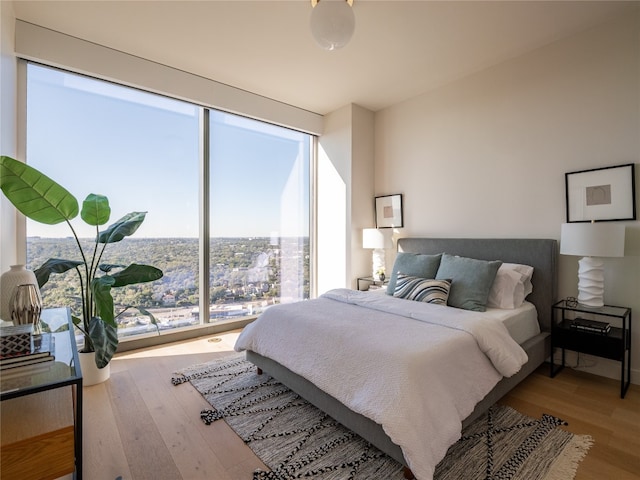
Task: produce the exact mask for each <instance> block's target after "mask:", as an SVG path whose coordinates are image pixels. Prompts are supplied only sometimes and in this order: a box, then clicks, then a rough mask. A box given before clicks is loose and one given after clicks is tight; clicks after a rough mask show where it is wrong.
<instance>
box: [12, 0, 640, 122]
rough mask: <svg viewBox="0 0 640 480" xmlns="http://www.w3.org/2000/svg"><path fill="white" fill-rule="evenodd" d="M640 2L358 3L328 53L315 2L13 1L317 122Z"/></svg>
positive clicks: (36, 16) (402, 94)
mask: <svg viewBox="0 0 640 480" xmlns="http://www.w3.org/2000/svg"><path fill="white" fill-rule="evenodd" d="M3 1H4V0H3ZM324 1H330V0H324ZM639 4H640V2H637V1H635V2H615V1H602V2H598V1H590V2H585V1H567V2H564V1H498V2H485V1H469V2H461V1H440V2H436V1H399V0H387V1H377V0H355V1H354V5H353V9H354V13H355V17H356V31H355V34H354V36H353V38H352V40H351V42H350V43H349V44H348V45H347V46H346V47H345V48H343V49H341V50H337V51H333V52H328V51H325V50H322V49H321V48H320V47H318V46H317V45H316V44H315V42H314V40H313V38H312V37H311V34H310V30H309V17H310V14H311V10H312V7H311V2H310V1H309V0H288V1H268V0H258V1H243V0H233V1H154V0H146V1H115V0H109V1H78V0H75V1H24V0H15V1H14V2H13V5H14V10H15V15H16V18H19V19H21V20H25V21H27V22H31V23H34V24H37V25H41V26H43V27H47V28H50V29H52V30H56V31H59V32H62V33H66V34H68V35H72V36H75V37H79V38H82V39H84V40H88V41H91V42H95V43H98V44H101V45H104V46H108V47H111V48H114V49H116V50H120V51H122V52H126V53H129V54H132V55H136V56H139V57H144V58H146V59H149V60H153V61H155V62H158V63H161V64H164V65H168V66H171V67H174V68H177V69H180V70H184V71H188V72H191V73H194V74H197V75H200V76H202V77H206V78H210V79H213V80H216V81H218V82H222V83H225V84H228V85H231V86H234V87H237V88H240V89H243V90H248V91H251V92H254V93H257V94H260V95H263V96H265V97H269V98H272V99H275V100H278V101H281V102H284V103H287V104H291V105H295V106H297V107H300V108H303V109H306V110H309V111H312V112H316V113H319V114H326V113H328V112H331V111H334V110H336V109H338V108H340V107H342V106H344V105H347V104H349V103H356V104H358V105H361V106H363V107H365V108H368V109H370V110H373V111H377V110H380V109H382V108H385V107H387V106H389V105H393V104H396V103H399V102H402V101H404V100H407V99H409V98H411V97H414V96H416V95H419V94H421V93H424V92H426V91H429V90H431V89H434V88H437V87H439V86H442V85H444V84H446V83H449V82H452V81H455V80H457V79H459V78H462V77H464V76H466V75H469V74H472V73H474V72H477V71H480V70H483V69H485V68H487V67H490V66H492V65H495V64H497V63H500V62H503V61H505V60H508V59H510V58H513V57H516V56H518V55H521V54H523V53H525V52H528V51H530V50H533V49H536V48H539V47H541V46H543V45H545V44H548V43H550V42H554V41H557V40H559V39H561V38H564V37H567V36H570V35H573V34H575V33H577V32H579V31H582V30H585V29H588V28H590V27H592V26H594V25H596V24H598V23H602V22H605V21H607V20H609V19H611V18H613V17H615V16H617V15H621V14H624V13H625V11H626V10H627V9H631V8H637V7H638V5H639Z"/></svg>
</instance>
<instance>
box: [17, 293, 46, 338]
mask: <svg viewBox="0 0 640 480" xmlns="http://www.w3.org/2000/svg"><path fill="white" fill-rule="evenodd" d="M9 310H10V311H11V321H13V324H14V325H28V324H32V325H33V335H40V334H41V333H42V329H41V328H40V313H41V312H42V302H41V301H40V293H39V292H38V287H37V286H36V285H33V284H32V283H25V284H23V285H18V286H16V287H15V288H14V289H13V294H12V296H11V300H10V302H9Z"/></svg>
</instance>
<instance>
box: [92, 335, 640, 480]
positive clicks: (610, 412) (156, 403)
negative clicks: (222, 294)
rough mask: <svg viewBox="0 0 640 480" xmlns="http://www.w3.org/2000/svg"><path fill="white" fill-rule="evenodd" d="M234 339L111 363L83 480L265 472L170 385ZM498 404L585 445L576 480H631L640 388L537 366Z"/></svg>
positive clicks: (639, 464)
mask: <svg viewBox="0 0 640 480" xmlns="http://www.w3.org/2000/svg"><path fill="white" fill-rule="evenodd" d="M238 334H239V331H233V332H228V333H224V334H219V335H215V336H208V337H202V338H199V339H195V340H188V341H183V342H178V343H174V344H169V345H165V346H161V347H155V348H150V349H145V350H139V351H134V352H127V353H124V354H119V355H117V356H116V357H115V358H114V360H113V361H112V364H111V378H110V379H109V380H108V381H107V382H105V383H103V384H101V385H95V386H91V387H85V388H84V441H83V447H84V469H83V473H84V478H86V479H88V480H116V479H122V480H147V479H153V480H164V479H166V480H178V479H186V480H197V479H207V480H250V479H251V478H252V472H253V471H254V470H255V469H256V468H266V467H265V466H264V465H262V463H261V462H260V460H259V459H258V458H257V457H256V456H255V455H254V454H253V452H252V451H251V450H250V449H249V448H248V447H247V446H245V445H244V443H243V442H242V441H241V440H240V439H239V438H238V437H237V436H236V435H235V433H234V432H233V431H232V430H231V429H230V428H229V427H227V425H226V423H224V422H215V423H214V424H212V425H211V426H206V425H205V424H204V423H202V421H201V420H200V416H199V413H200V410H202V409H204V408H208V406H209V405H208V403H207V402H206V401H205V400H204V398H202V396H201V395H200V394H199V393H198V392H197V391H196V390H195V389H194V388H193V387H191V385H190V384H188V383H185V384H182V385H179V386H173V385H172V384H171V382H170V379H171V375H172V373H173V372H175V371H176V370H178V369H180V368H182V367H187V366H190V365H193V364H196V363H203V362H207V361H209V360H211V359H213V358H215V357H220V356H223V355H224V354H225V352H229V351H231V350H233V345H234V343H235V340H236V338H237V336H238ZM209 340H212V341H209ZM502 402H503V403H505V404H507V405H510V406H512V407H514V408H515V409H517V410H519V411H520V412H522V413H524V414H526V415H530V416H534V417H539V416H540V415H541V414H542V413H543V412H544V413H549V414H552V415H556V416H558V417H561V418H563V419H565V420H566V421H567V422H569V426H568V427H567V429H568V430H569V431H571V432H574V433H578V434H589V435H591V436H592V437H593V438H594V440H595V445H594V446H593V447H592V448H591V450H590V452H589V455H588V456H587V458H586V459H585V460H584V461H583V462H582V463H581V465H580V468H579V470H578V475H577V477H576V479H577V480H595V479H598V480H603V479H616V480H626V479H640V386H638V385H632V386H631V388H630V389H629V391H628V393H627V396H626V398H625V399H624V400H621V399H620V398H619V383H618V382H616V381H614V380H609V379H605V378H602V377H598V376H594V375H589V374H586V373H580V372H576V371H573V370H570V369H565V370H564V371H563V372H562V373H560V374H559V375H558V376H557V377H556V378H554V379H551V378H549V377H548V370H547V369H546V368H543V367H541V368H540V369H539V370H538V371H537V372H535V373H534V374H533V375H531V376H530V377H529V378H528V379H527V380H526V381H525V382H523V383H522V384H521V385H520V386H518V387H517V388H516V389H515V390H514V391H512V392H511V393H510V394H509V395H508V396H507V397H505V398H504V399H503V401H502Z"/></svg>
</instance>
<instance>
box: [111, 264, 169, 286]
mask: <svg viewBox="0 0 640 480" xmlns="http://www.w3.org/2000/svg"><path fill="white" fill-rule="evenodd" d="M162 275H163V273H162V270H160V269H159V268H156V267H152V266H151V265H139V264H137V263H132V264H131V265H129V266H128V267H127V268H125V269H124V270H121V271H119V272H116V273H114V274H112V275H111V278H113V279H114V283H113V287H114V288H115V287H124V286H125V285H134V284H136V283H145V282H153V281H154V280H158V279H159V278H162Z"/></svg>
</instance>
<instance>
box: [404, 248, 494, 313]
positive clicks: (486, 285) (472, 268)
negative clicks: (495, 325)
mask: <svg viewBox="0 0 640 480" xmlns="http://www.w3.org/2000/svg"><path fill="white" fill-rule="evenodd" d="M501 264H502V262H500V261H494V262H487V261H485V260H476V259H475V258H467V257H456V256H453V255H449V254H446V253H445V254H444V255H442V260H441V262H440V266H439V267H438V273H437V274H436V276H435V278H437V279H439V280H444V279H447V280H451V290H450V291H449V298H448V300H447V304H448V305H449V306H451V307H456V308H462V309H464V310H473V311H475V312H484V311H486V309H487V300H488V298H489V291H490V290H491V286H492V285H493V281H494V280H495V278H496V273H498V268H500V265H501ZM402 273H405V272H404V271H403V272H402Z"/></svg>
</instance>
